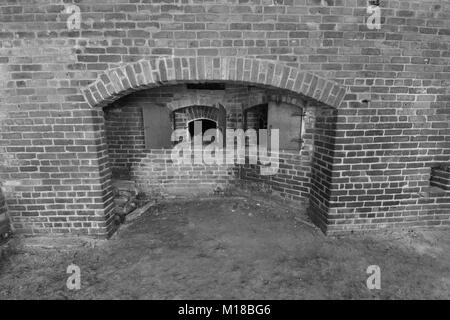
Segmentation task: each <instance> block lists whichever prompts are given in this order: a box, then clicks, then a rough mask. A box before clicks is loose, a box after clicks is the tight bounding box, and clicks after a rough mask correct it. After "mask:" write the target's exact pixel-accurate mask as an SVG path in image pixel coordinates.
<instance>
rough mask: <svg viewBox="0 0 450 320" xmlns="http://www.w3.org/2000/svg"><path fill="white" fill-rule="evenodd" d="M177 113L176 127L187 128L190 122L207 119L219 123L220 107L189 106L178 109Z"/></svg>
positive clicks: (175, 112)
mask: <svg viewBox="0 0 450 320" xmlns="http://www.w3.org/2000/svg"><path fill="white" fill-rule="evenodd" d="M174 114H175V129H181V128H187V125H188V123H189V122H191V121H194V120H198V119H206V120H211V121H214V122H215V123H218V121H219V109H218V108H216V107H215V106H189V107H183V108H179V109H176V110H175V111H174Z"/></svg>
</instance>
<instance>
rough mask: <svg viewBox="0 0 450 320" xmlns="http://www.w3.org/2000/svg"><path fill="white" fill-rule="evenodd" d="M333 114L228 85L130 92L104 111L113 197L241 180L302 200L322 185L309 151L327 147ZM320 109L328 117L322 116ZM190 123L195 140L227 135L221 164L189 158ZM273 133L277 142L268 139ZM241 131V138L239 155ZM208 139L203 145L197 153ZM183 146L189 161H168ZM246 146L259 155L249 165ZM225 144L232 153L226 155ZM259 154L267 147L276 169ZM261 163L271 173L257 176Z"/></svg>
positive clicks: (274, 93) (206, 188)
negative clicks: (212, 131) (212, 132)
mask: <svg viewBox="0 0 450 320" xmlns="http://www.w3.org/2000/svg"><path fill="white" fill-rule="evenodd" d="M332 110H334V109H332V108H330V107H326V106H324V105H323V104H321V103H314V100H306V99H304V98H300V97H298V96H297V97H295V96H294V97H293V96H291V95H289V93H286V92H284V91H281V90H276V89H272V90H268V89H267V88H264V87H259V86H249V85H243V84H241V83H233V82H227V83H224V84H223V85H220V86H217V85H215V86H205V85H202V86H188V85H187V84H176V85H167V86H161V87H157V88H150V89H144V90H141V91H136V92H134V93H131V94H129V95H127V96H124V97H122V98H120V99H119V100H117V101H115V102H114V103H112V104H110V105H108V106H106V107H104V108H103V111H104V115H105V128H106V142H107V150H108V158H109V167H110V169H111V173H112V174H111V181H112V185H113V186H114V188H115V189H116V190H115V192H114V193H115V194H116V195H124V194H128V195H129V196H130V197H133V196H136V194H137V193H144V194H148V195H151V196H152V197H158V196H163V197H165V196H166V195H177V196H178V195H183V196H184V195H190V194H213V193H214V192H215V190H217V189H221V190H225V189H227V188H228V187H229V186H231V185H235V184H234V181H236V180H239V181H244V182H245V184H246V185H251V186H256V188H259V189H261V188H262V189H263V190H264V192H268V193H271V194H275V195H277V196H280V197H282V198H284V199H287V200H291V201H299V202H303V203H305V202H308V201H309V200H310V194H311V193H315V194H316V193H317V192H323V191H322V190H323V182H322V183H321V184H317V185H315V184H314V183H313V181H312V179H313V178H316V179H319V178H320V174H316V175H315V176H314V172H313V171H314V170H316V171H317V172H319V171H320V170H321V168H320V167H316V169H314V166H315V162H314V152H317V151H315V150H319V152H321V150H322V149H320V148H322V146H323V145H324V144H325V143H328V138H327V137H326V135H327V133H328V132H330V127H329V125H330V123H327V122H329V121H330V119H332V118H330V114H331V113H329V112H330V111H332ZM323 111H327V112H328V113H327V112H325V114H323V115H322V112H323ZM316 122H319V125H316ZM196 124H197V126H198V128H197V129H198V131H197V132H198V133H199V134H201V135H204V134H205V132H206V131H207V130H209V129H219V130H218V131H220V132H221V133H222V134H224V133H226V134H225V136H223V138H224V141H223V147H224V150H223V152H224V157H225V158H224V159H225V160H224V161H223V162H220V163H219V162H213V163H207V162H206V161H205V154H204V153H201V154H202V155H201V158H200V162H199V161H198V159H195V154H194V153H195V152H194V150H195V148H196V147H195V144H194V143H193V140H194V139H193V137H194V136H195V134H196ZM275 131H277V134H276V137H277V139H278V140H277V141H276V143H274V140H272V139H273V137H274V136H275V134H274V132H275ZM180 132H181V133H180ZM239 132H241V133H242V134H243V140H242V141H243V143H241V146H242V145H243V146H244V149H245V150H244V152H243V153H242V154H240V153H239V152H240V151H239V145H240V144H239V143H240V142H239V141H240V136H239V134H240V133H239ZM261 132H266V133H267V137H266V138H265V139H261V137H262V136H261V134H260V133H261ZM229 133H230V135H229ZM252 134H254V136H252ZM202 140H203V139H202ZM214 141H215V138H213V139H212V140H211V141H205V142H203V143H201V144H200V146H201V147H203V150H202V151H201V152H204V150H205V148H206V146H207V145H209V144H210V143H212V142H214ZM230 141H231V142H230ZM181 142H189V145H190V146H193V148H192V150H193V151H192V154H190V155H189V156H187V158H186V159H191V160H192V162H191V163H188V164H186V163H181V164H179V163H176V161H174V160H173V154H172V152H173V150H174V149H175V147H176V146H179V144H180V143H181ZM252 143H253V144H256V145H254V147H255V149H254V150H256V152H257V157H256V161H254V162H252V158H251V157H250V156H249V155H250V153H249V150H250V149H251V147H252ZM230 146H231V149H232V150H231V152H232V154H231V156H230V155H229V154H225V152H229V151H230V149H229V147H230ZM197 147H198V145H197ZM264 149H268V150H269V151H268V155H269V154H276V156H277V159H276V165H273V164H274V161H269V164H267V163H265V164H263V162H261V159H262V158H261V154H260V152H261V150H264ZM183 152H184V151H183ZM183 155H184V154H183ZM227 158H231V159H232V161H231V163H230V162H227V161H226V159H227ZM267 166H269V167H271V166H273V167H274V169H275V171H273V172H272V173H269V174H263V173H262V172H263V171H264V167H267ZM316 189H317V190H316ZM133 193H134V195H132V194H133ZM121 201H122V202H123V201H124V200H123V199H122V200H120V199H119V200H117V199H116V200H115V202H116V204H117V205H121V204H123V203H121Z"/></svg>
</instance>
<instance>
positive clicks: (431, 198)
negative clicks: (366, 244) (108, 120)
mask: <svg viewBox="0 0 450 320" xmlns="http://www.w3.org/2000/svg"><path fill="white" fill-rule="evenodd" d="M67 2H70V1H67ZM367 2H368V1H363V0H334V1H325V2H324V1H319V0H284V1H278V2H277V3H278V4H277V5H273V1H271V0H254V1H253V0H250V1H246V2H240V1H227V2H226V3H224V2H223V1H219V0H217V1H214V0H211V1H202V0H199V1H195V2H191V1H183V2H182V1H174V2H173V3H170V4H169V3H166V1H162V0H161V1H159V0H152V1H151V3H150V2H149V1H146V0H142V1H136V0H129V1H126V0H120V1H119V0H117V1H116V0H96V1H91V0H80V1H76V4H77V5H78V6H79V7H80V9H81V13H82V23H81V29H80V30H72V31H71V30H68V28H67V24H66V19H67V17H68V16H69V15H70V14H68V13H61V12H62V11H63V10H64V8H65V7H64V5H63V4H61V2H59V1H54V0H37V1H32V2H30V1H28V0H0V25H1V30H2V31H1V32H0V42H1V45H0V79H1V86H0V90H1V94H0V104H1V106H0V108H1V109H0V122H1V123H0V128H1V129H0V148H1V153H0V154H1V159H0V166H1V170H0V180H1V182H2V184H3V185H4V186H6V187H7V188H9V189H11V196H9V195H8V198H7V201H8V209H9V213H10V216H11V223H12V224H13V226H14V229H15V230H17V232H24V233H28V234H38V233H68V232H74V233H84V234H90V235H95V236H102V237H103V236H107V235H108V234H110V233H111V232H112V231H111V230H112V228H111V221H112V218H111V214H110V213H111V210H112V201H111V190H110V187H109V176H110V169H109V167H108V165H107V164H108V152H107V143H106V134H105V130H104V129H105V126H104V118H103V114H102V111H101V110H100V109H99V108H91V106H97V105H98V106H105V105H108V104H110V103H111V101H112V100H115V99H117V98H118V97H119V96H124V95H126V94H128V93H130V92H132V91H136V90H140V89H142V88H144V87H145V86H146V84H148V85H149V86H158V85H161V84H169V83H171V84H173V83H175V82H182V81H185V80H190V81H195V80H198V79H199V78H202V79H203V80H207V79H209V80H214V79H219V80H228V81H236V80H238V81H239V82H246V83H247V84H253V85H258V84H263V83H264V84H266V85H267V87H268V88H269V89H270V88H271V89H274V88H282V89H283V90H285V91H291V92H292V93H296V94H300V95H302V96H306V97H310V98H313V99H314V100H318V101H320V102H322V103H326V104H327V105H329V106H330V107H331V108H333V110H331V111H330V114H331V115H330V116H324V118H325V119H326V118H329V119H330V120H332V121H333V122H331V124H330V123H329V122H321V120H320V119H319V117H318V118H317V119H316V122H317V124H318V125H317V128H318V129H319V128H320V130H322V132H323V134H322V135H321V138H320V139H317V140H316V141H315V144H316V145H315V147H314V148H315V149H314V150H315V155H314V156H313V160H312V163H313V165H312V172H311V179H312V185H311V186H312V188H311V189H312V192H311V202H312V203H314V205H313V206H312V207H313V208H314V210H312V211H313V212H312V215H313V216H315V217H320V219H319V220H321V221H323V225H324V226H326V229H327V230H328V231H330V232H339V231H350V230H356V231H357V230H362V229H376V228H384V227H391V226H436V225H438V226H446V225H447V226H448V225H449V223H450V220H449V217H450V215H449V213H448V212H449V211H450V210H449V209H450V200H449V198H450V197H449V194H448V193H445V192H444V193H439V194H434V193H432V192H431V193H430V191H429V187H430V176H431V168H434V167H436V166H438V165H441V164H446V163H447V164H448V163H449V162H450V132H449V130H450V127H449V124H450V118H449V117H450V91H449V79H450V69H449V61H450V48H449V43H450V20H449V19H448V16H449V14H450V7H449V6H448V4H447V3H446V2H445V1H441V0H430V1H426V2H424V1H419V0H412V1H411V0H383V1H382V3H381V7H382V17H383V19H382V26H381V30H369V29H368V28H367V26H366V25H365V21H366V20H367V17H368V15H367V13H366V8H367ZM162 57H166V58H167V59H168V60H164V61H167V63H166V62H164V61H163V62H160V63H159V64H158V65H157V66H156V65H155V63H154V62H151V61H153V60H152V59H153V58H162ZM219 57H220V58H219ZM179 58H180V59H179ZM241 58H245V60H244V59H241ZM137 61H140V63H139V64H134V63H135V62H137ZM142 61H150V62H149V63H148V64H147V63H144V62H142ZM192 61H194V62H195V63H194V62H192ZM262 61H270V63H263V62H262ZM141 62H142V63H141ZM194 66H196V67H199V68H195V67H194ZM116 67H123V68H122V69H120V70H121V71H119V70H116V71H114V72H111V70H113V69H114V68H116ZM200 67H201V68H200ZM139 68H147V69H144V70H139ZM155 68H158V69H159V71H154V70H155ZM149 70H150V71H149ZM253 70H257V71H256V72H255V73H254V72H252V71H253ZM258 70H259V71H261V72H259V73H258ZM140 71H142V72H141V73H139V72H140ZM169 71H170V72H169ZM134 72H136V73H137V76H136V77H135V76H134ZM143 74H146V76H144V75H143ZM153 75H154V76H155V77H156V78H155V79H153V78H152V77H153ZM191 75H194V76H192V78H190V76H191ZM105 81H106V82H105ZM115 81H121V87H120V90H119V91H120V92H114V93H112V92H110V91H111V90H112V91H114V90H115V89H116V88H115V87H114V85H113V83H114V84H115ZM335 82H337V83H338V85H335V84H334V83H335ZM297 83H298V85H297ZM89 86H90V87H89ZM88 87H89V90H85V89H86V88H88ZM94 87H95V89H94ZM125 87H126V89H125ZM344 93H345V97H343V100H342V102H341V94H342V96H343V95H344ZM253 105H256V104H253ZM236 108H238V107H237V106H236ZM230 115H231V118H236V122H233V123H237V124H238V123H239V114H238V113H237V112H234V113H233V112H232V113H230Z"/></svg>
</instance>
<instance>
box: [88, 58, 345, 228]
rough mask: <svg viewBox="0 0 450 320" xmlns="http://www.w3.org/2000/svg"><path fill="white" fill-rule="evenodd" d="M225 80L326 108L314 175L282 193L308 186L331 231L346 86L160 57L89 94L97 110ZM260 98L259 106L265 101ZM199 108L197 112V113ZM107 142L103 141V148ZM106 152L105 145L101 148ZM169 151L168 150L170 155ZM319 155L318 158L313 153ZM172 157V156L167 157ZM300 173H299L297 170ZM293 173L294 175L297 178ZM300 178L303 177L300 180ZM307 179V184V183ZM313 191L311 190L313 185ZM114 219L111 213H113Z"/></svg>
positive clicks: (291, 163) (101, 79) (107, 198)
mask: <svg viewBox="0 0 450 320" xmlns="http://www.w3.org/2000/svg"><path fill="white" fill-rule="evenodd" d="M219 81H220V82H225V83H233V84H242V85H252V86H259V87H266V88H269V89H271V90H272V91H276V90H280V91H279V92H281V93H283V98H282V100H280V101H278V100H279V97H276V96H274V97H272V99H273V100H274V101H277V102H276V103H291V104H295V103H296V101H305V99H306V100H308V101H310V102H311V105H317V106H320V107H323V108H322V109H323V110H322V111H321V112H323V114H320V115H318V119H317V121H316V124H317V128H318V131H316V132H314V133H311V135H313V136H315V141H316V145H315V146H314V150H310V151H309V155H308V156H307V157H309V158H310V159H311V173H310V174H309V175H310V176H309V177H295V176H292V177H291V178H290V179H291V180H290V181H291V182H292V183H294V184H296V186H294V189H295V188H296V189H297V190H287V193H286V192H285V191H286V190H282V191H281V193H282V194H283V193H284V194H285V195H289V192H290V191H291V192H295V194H300V193H301V192H304V190H303V189H304V186H305V185H310V192H311V195H310V198H311V199H310V200H311V202H310V203H311V212H312V216H313V219H314V221H315V222H316V223H317V224H318V225H319V226H320V227H321V228H322V229H323V230H326V226H327V224H328V210H329V208H328V204H329V198H330V197H331V193H330V189H331V187H330V185H331V180H332V169H331V168H332V163H333V139H334V130H335V118H336V110H337V109H338V108H339V106H340V105H341V102H342V100H343V98H344V95H345V93H346V91H347V90H346V87H345V86H343V85H341V84H339V83H336V82H333V81H330V80H327V79H324V78H321V77H319V76H317V75H314V74H312V73H310V72H305V71H302V70H299V69H296V68H292V67H289V66H286V65H284V64H281V63H275V62H272V61H266V60H260V59H244V58H209V57H198V58H160V59H150V60H142V61H139V62H136V63H133V64H128V65H125V66H123V67H120V68H115V69H112V70H109V71H106V72H104V73H103V74H101V75H99V76H98V78H97V80H96V81H95V82H94V83H92V84H91V85H89V86H88V87H87V88H85V89H84V90H83V94H84V96H85V98H86V101H87V102H88V103H89V105H90V106H91V107H93V108H102V107H105V106H107V105H109V104H111V103H112V102H114V101H116V100H118V99H120V98H121V97H124V96H126V95H129V94H130V93H133V92H136V91H141V90H143V89H149V88H157V87H163V86H167V85H173V84H180V83H207V82H208V83H209V82H219ZM263 102H265V101H260V100H258V99H257V101H255V104H254V105H256V104H258V103H263ZM191 103H193V104H199V103H201V101H185V102H184V103H183V104H182V105H179V104H172V105H170V104H169V106H168V107H169V109H171V110H179V109H180V108H184V107H186V105H188V104H191ZM213 106H214V105H213ZM189 107H190V108H192V109H191V110H190V111H193V112H194V113H195V112H198V110H199V109H198V107H199V106H195V105H190V106H189ZM194 110H195V111H194ZM104 143H105V142H104V141H103V144H104ZM100 148H101V150H106V149H107V148H105V146H102V147H100ZM168 152H169V150H167V152H166V153H167V154H168ZM312 153H314V155H312ZM167 154H166V156H167ZM99 157H100V160H99V161H100V162H101V163H105V162H107V161H108V160H107V158H108V154H107V153H102V154H101V155H99ZM303 158H304V155H303V154H299V155H298V157H297V158H295V159H293V160H292V159H291V157H290V155H288V157H287V159H288V160H287V161H285V160H283V165H284V166H285V168H284V170H285V172H286V171H287V170H289V168H292V167H293V168H294V169H295V166H297V165H299V166H301V165H302V159H303ZM294 171H295V170H294ZM291 175H292V174H291ZM100 176H101V178H102V180H103V190H104V197H103V201H104V204H105V212H110V211H112V210H113V207H114V205H113V201H112V196H111V194H112V192H111V185H110V172H109V170H108V168H107V166H104V165H102V166H101V168H100ZM296 179H300V182H299V181H296ZM302 179H303V180H302ZM308 190H309V187H308ZM107 216H108V217H110V216H111V215H110V214H109V215H108V214H107ZM107 220H108V221H106V223H105V228H106V233H107V234H111V233H112V232H113V231H114V226H113V223H112V219H107Z"/></svg>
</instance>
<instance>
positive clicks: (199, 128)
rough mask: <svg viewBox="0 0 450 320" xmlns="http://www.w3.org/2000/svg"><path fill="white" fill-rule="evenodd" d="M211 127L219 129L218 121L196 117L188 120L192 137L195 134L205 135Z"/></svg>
mask: <svg viewBox="0 0 450 320" xmlns="http://www.w3.org/2000/svg"><path fill="white" fill-rule="evenodd" d="M210 129H217V122H216V121H213V120H209V119H195V120H191V121H189V122H188V131H189V136H190V138H191V139H193V138H194V136H195V135H201V136H202V137H203V136H204V135H205V132H207V131H208V130H210Z"/></svg>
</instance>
